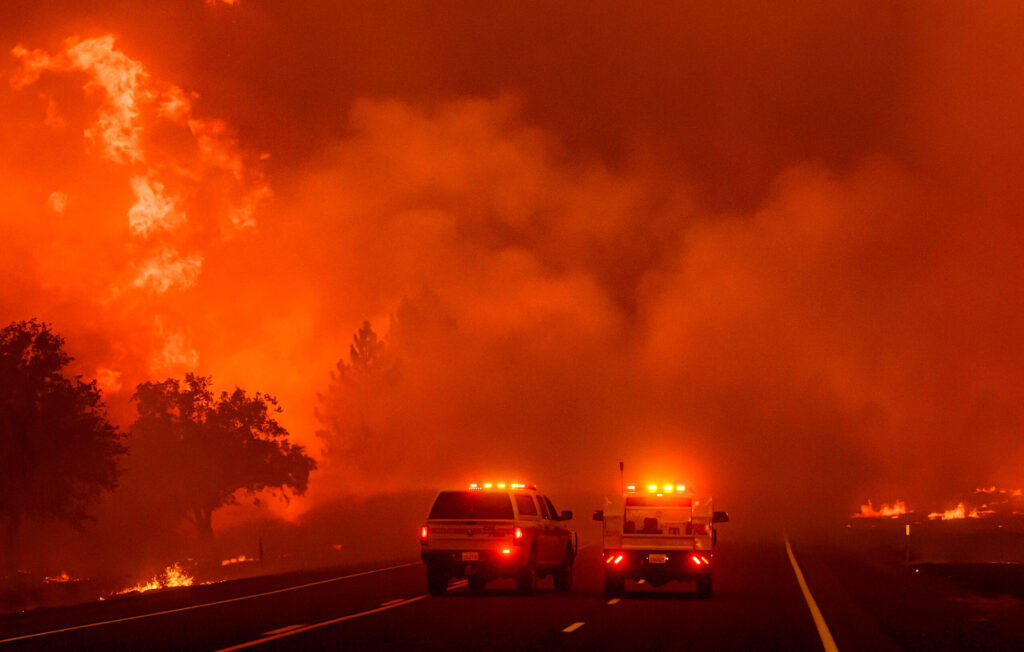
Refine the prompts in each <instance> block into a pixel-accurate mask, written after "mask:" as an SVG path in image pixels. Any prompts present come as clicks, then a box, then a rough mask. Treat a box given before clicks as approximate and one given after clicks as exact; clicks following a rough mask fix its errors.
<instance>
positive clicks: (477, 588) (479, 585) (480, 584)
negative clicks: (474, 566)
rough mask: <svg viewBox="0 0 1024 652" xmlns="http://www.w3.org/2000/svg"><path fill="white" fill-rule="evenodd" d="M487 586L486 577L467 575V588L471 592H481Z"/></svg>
mask: <svg viewBox="0 0 1024 652" xmlns="http://www.w3.org/2000/svg"><path fill="white" fill-rule="evenodd" d="M485 586H487V578H486V577H484V576H483V575H471V576H470V577H469V590H470V591H472V592H473V593H483V592H484V587H485Z"/></svg>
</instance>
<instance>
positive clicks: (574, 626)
mask: <svg viewBox="0 0 1024 652" xmlns="http://www.w3.org/2000/svg"><path fill="white" fill-rule="evenodd" d="M583 625H584V623H573V624H571V625H569V626H568V627H566V628H565V629H563V630H562V632H563V633H565V634H568V633H569V632H575V631H576V630H577V629H579V628H580V627H583Z"/></svg>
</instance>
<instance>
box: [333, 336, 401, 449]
mask: <svg viewBox="0 0 1024 652" xmlns="http://www.w3.org/2000/svg"><path fill="white" fill-rule="evenodd" d="M348 357H349V360H348V362H346V361H345V360H344V359H341V360H339V361H338V364H337V367H336V369H335V371H332V372H331V385H330V387H329V388H328V391H327V394H326V395H325V394H318V398H319V400H320V404H321V408H320V409H318V410H317V412H316V415H317V418H318V419H319V421H320V422H321V424H323V426H324V427H323V428H322V429H320V430H318V431H317V433H316V434H317V436H318V437H320V439H321V440H323V442H324V453H325V454H326V455H327V456H328V457H331V458H341V457H343V456H344V455H346V454H350V453H354V452H355V451H356V450H357V449H359V448H360V447H361V445H362V443H363V442H366V441H368V440H370V439H373V438H374V437H375V436H376V433H377V431H378V429H379V427H378V426H379V423H380V422H381V416H382V414H384V413H386V412H388V405H387V402H388V398H389V392H388V390H389V388H391V387H392V386H393V385H394V384H395V383H396V382H397V379H398V364H397V360H396V359H395V358H394V357H393V356H392V355H391V352H390V351H389V350H388V349H387V347H386V346H385V344H384V342H383V340H380V339H379V338H378V337H377V334H376V333H375V332H374V331H373V328H372V327H371V326H370V322H368V321H364V322H363V325H362V326H361V327H360V328H359V330H358V331H356V333H355V334H354V335H353V336H352V344H351V345H349V353H348Z"/></svg>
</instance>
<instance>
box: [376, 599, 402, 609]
mask: <svg viewBox="0 0 1024 652" xmlns="http://www.w3.org/2000/svg"><path fill="white" fill-rule="evenodd" d="M404 601H405V598H395V599H394V600H388V601H387V602H381V603H380V606H382V607H390V606H391V605H393V604H398V603H399V602H404Z"/></svg>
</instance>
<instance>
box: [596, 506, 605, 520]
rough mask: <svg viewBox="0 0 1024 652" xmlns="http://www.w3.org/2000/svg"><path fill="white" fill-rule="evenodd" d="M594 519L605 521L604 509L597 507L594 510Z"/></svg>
mask: <svg viewBox="0 0 1024 652" xmlns="http://www.w3.org/2000/svg"><path fill="white" fill-rule="evenodd" d="M594 520H595V521H603V520H604V510H603V509H595V510H594Z"/></svg>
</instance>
